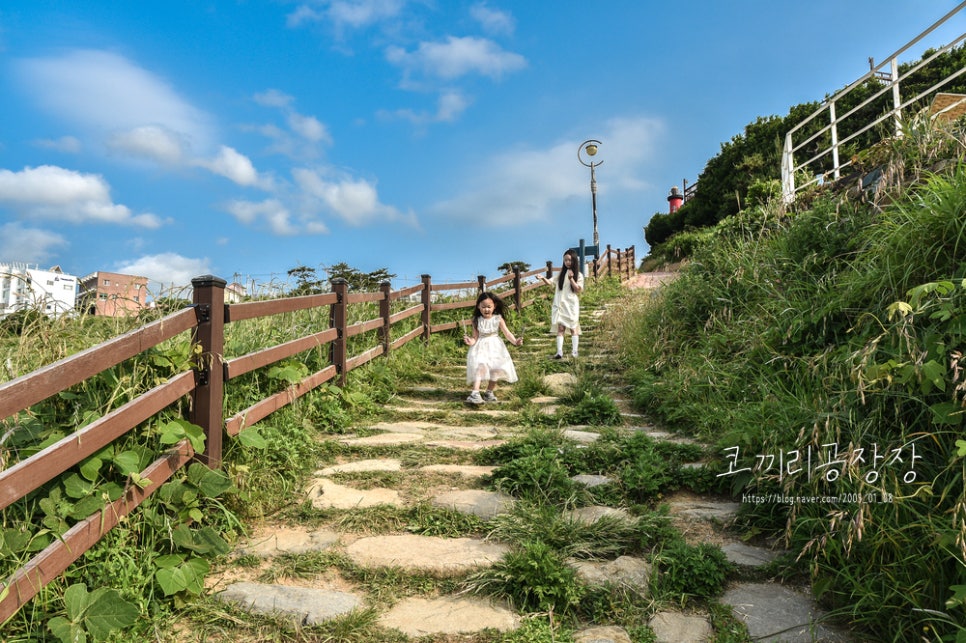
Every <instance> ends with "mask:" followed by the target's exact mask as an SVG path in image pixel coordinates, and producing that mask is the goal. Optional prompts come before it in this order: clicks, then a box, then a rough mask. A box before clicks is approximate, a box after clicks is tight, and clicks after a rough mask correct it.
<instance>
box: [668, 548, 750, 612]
mask: <svg viewBox="0 0 966 643" xmlns="http://www.w3.org/2000/svg"><path fill="white" fill-rule="evenodd" d="M655 562H656V563H657V566H658V568H659V570H660V573H659V574H656V575H655V577H656V579H657V580H656V583H655V584H656V587H657V591H658V593H659V595H661V596H665V597H667V598H669V599H671V600H674V601H679V600H682V599H683V600H686V599H687V598H691V597H696V598H702V599H709V598H713V597H715V596H717V595H718V594H720V593H721V592H722V590H723V589H724V585H725V581H727V579H728V574H729V573H731V572H732V571H733V570H734V564H733V563H731V562H730V561H728V559H727V558H726V557H725V555H724V552H722V551H721V549H719V548H718V547H716V546H715V545H712V544H710V543H701V544H699V545H689V544H687V543H685V542H683V541H677V540H676V541H672V542H671V543H670V544H669V545H668V546H666V547H665V548H663V549H662V550H661V551H660V552H659V553H658V554H657V555H656V556H655Z"/></svg>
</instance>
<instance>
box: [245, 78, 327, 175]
mask: <svg viewBox="0 0 966 643" xmlns="http://www.w3.org/2000/svg"><path fill="white" fill-rule="evenodd" d="M255 102H256V103H258V104H259V105H263V106H265V107H274V108H277V109H279V110H280V111H281V112H282V113H283V114H284V115H285V121H286V124H287V125H288V130H284V129H282V128H281V127H279V126H277V125H274V124H266V125H259V126H256V127H251V128H249V129H253V130H254V131H256V132H258V133H260V134H262V135H263V136H265V137H267V138H269V139H271V140H272V141H273V144H272V146H271V147H270V151H271V152H274V153H277V154H283V155H285V156H288V157H291V158H303V159H306V158H314V157H316V156H318V149H317V147H316V145H317V144H324V145H331V144H332V135H331V134H330V133H329V129H328V128H327V127H326V126H325V124H324V123H322V122H321V121H319V119H317V118H315V117H314V116H306V115H304V114H300V113H298V112H297V111H295V110H294V109H293V108H292V103H294V102H295V99H294V98H292V97H291V96H289V95H288V94H285V93H283V92H280V91H278V90H277V89H269V90H268V91H265V92H262V93H259V94H255Z"/></svg>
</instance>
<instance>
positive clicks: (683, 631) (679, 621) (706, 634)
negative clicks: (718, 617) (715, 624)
mask: <svg viewBox="0 0 966 643" xmlns="http://www.w3.org/2000/svg"><path fill="white" fill-rule="evenodd" d="M648 626H649V627H650V628H651V630H652V631H653V632H654V640H655V641H656V642H657V643H683V642H684V641H688V642H689V643H697V642H703V641H710V640H711V637H712V636H713V635H714V631H713V630H712V629H711V624H710V623H708V619H706V618H703V617H701V616H689V615H686V614H681V613H680V612H658V613H657V614H655V615H654V616H653V617H652V618H651V620H650V621H648Z"/></svg>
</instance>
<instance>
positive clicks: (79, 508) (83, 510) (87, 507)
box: [67, 493, 104, 520]
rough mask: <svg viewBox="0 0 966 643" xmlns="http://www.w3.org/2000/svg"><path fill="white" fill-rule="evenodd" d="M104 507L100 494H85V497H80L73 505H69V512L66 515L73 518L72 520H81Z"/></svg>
mask: <svg viewBox="0 0 966 643" xmlns="http://www.w3.org/2000/svg"><path fill="white" fill-rule="evenodd" d="M103 508H104V498H102V497H101V494H99V493H95V494H91V495H89V496H87V497H86V498H81V499H80V500H78V501H77V502H76V503H75V504H74V506H73V507H71V510H70V512H68V514H67V516H68V517H69V518H73V519H74V520H83V519H84V518H87V517H88V516H90V515H92V514H94V513H97V512H98V511H100V510H101V509H103Z"/></svg>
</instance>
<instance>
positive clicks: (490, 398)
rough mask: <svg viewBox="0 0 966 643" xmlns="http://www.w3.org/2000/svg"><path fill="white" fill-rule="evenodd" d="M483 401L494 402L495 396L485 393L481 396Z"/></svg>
mask: <svg viewBox="0 0 966 643" xmlns="http://www.w3.org/2000/svg"><path fill="white" fill-rule="evenodd" d="M483 400H484V401H486V402H496V395H494V394H493V391H487V392H486V393H484V394H483Z"/></svg>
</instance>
